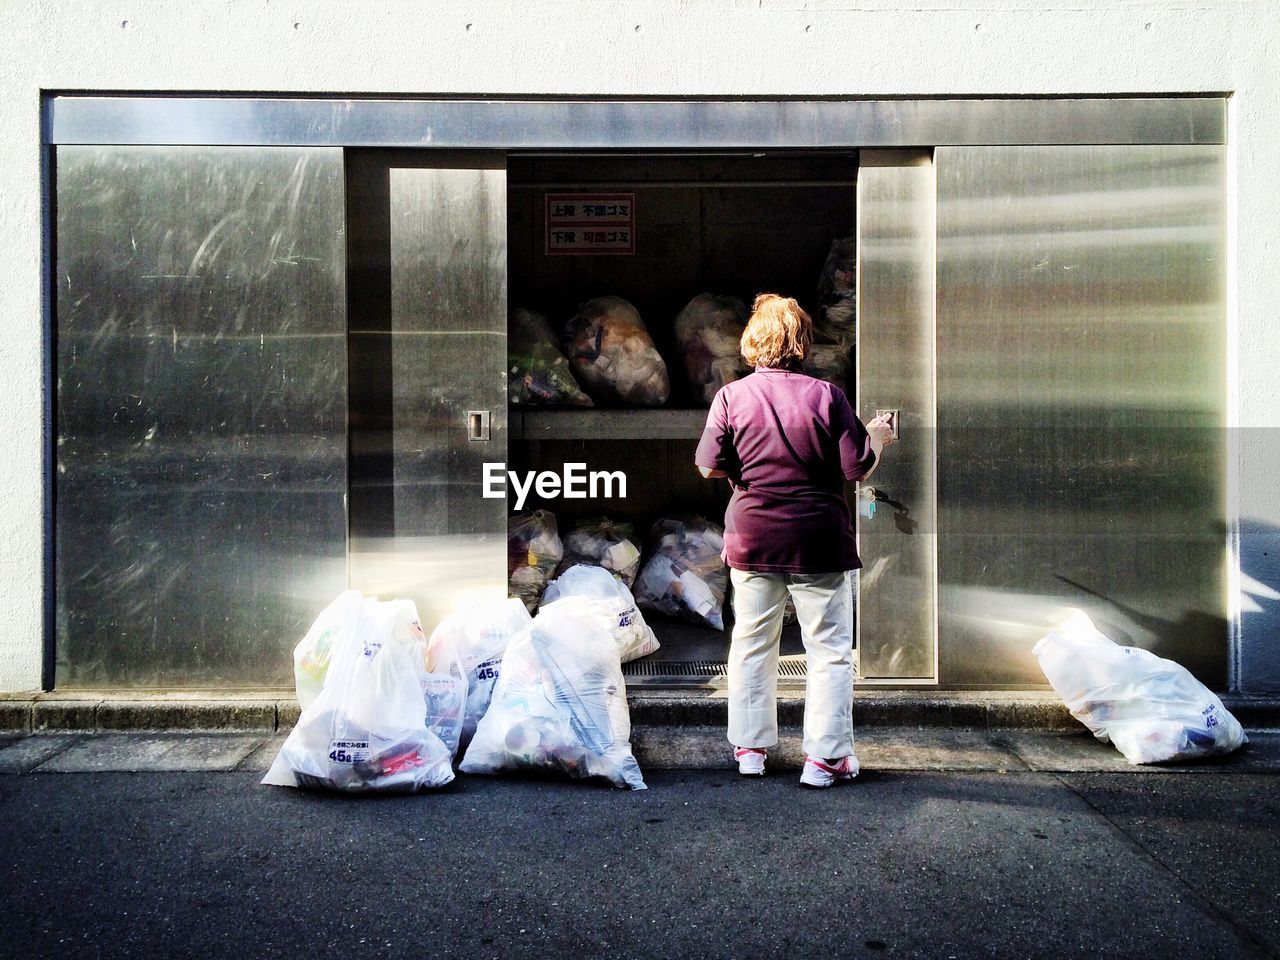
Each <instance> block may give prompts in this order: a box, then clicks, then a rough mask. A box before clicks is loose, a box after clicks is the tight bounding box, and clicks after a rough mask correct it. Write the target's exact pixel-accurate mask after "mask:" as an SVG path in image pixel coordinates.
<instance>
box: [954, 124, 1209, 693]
mask: <svg viewBox="0 0 1280 960" xmlns="http://www.w3.org/2000/svg"><path fill="white" fill-rule="evenodd" d="M936 159H937V169H938V345H937V355H938V369H937V384H938V430H939V443H938V531H939V541H938V542H939V557H938V578H939V584H940V596H939V614H940V622H939V631H940V643H941V679H942V680H943V682H945V683H949V684H958V685H979V686H987V687H990V686H1000V685H1017V684H1026V683H1043V682H1044V677H1043V675H1042V674H1041V673H1040V671H1039V669H1038V666H1037V664H1036V661H1035V658H1034V657H1033V656H1032V654H1031V647H1032V645H1033V644H1034V643H1035V640H1036V639H1037V638H1038V637H1039V636H1040V635H1042V634H1043V633H1044V632H1045V630H1046V628H1047V627H1048V626H1049V625H1050V624H1051V623H1052V622H1053V621H1054V620H1055V619H1056V618H1058V617H1061V616H1062V615H1063V614H1064V613H1065V611H1066V610H1067V609H1069V608H1072V607H1081V608H1084V609H1086V610H1087V611H1088V612H1089V613H1090V614H1091V615H1092V616H1093V617H1094V619H1095V621H1097V622H1098V623H1099V624H1100V625H1101V626H1102V627H1103V629H1104V630H1105V631H1106V632H1107V633H1108V634H1109V635H1110V636H1111V637H1112V638H1114V639H1115V640H1117V641H1120V642H1122V643H1129V644H1135V645H1139V646H1143V647H1147V648H1149V649H1151V650H1154V651H1155V652H1156V653H1158V654H1160V655H1162V656H1167V657H1171V658H1173V659H1175V660H1177V661H1179V662H1181V663H1183V664H1185V665H1186V666H1187V667H1189V668H1190V669H1192V670H1193V671H1194V672H1195V673H1196V674H1197V675H1198V676H1199V677H1200V678H1201V679H1202V680H1204V681H1205V682H1207V683H1210V684H1212V685H1214V686H1219V687H1220V686H1224V685H1225V682H1226V679H1227V673H1226V669H1227V651H1228V620H1227V607H1226V600H1227V596H1226V584H1225V577H1226V570H1227V549H1226V545H1227V533H1226V506H1225V497H1226V450H1227V445H1226V437H1225V430H1224V428H1225V424H1226V397H1227V392H1226V382H1225V377H1226V285H1225V279H1224V278H1225V262H1226V251H1227V248H1226V237H1225V210H1226V187H1225V176H1226V166H1225V148H1224V147H1222V146H1220V145H1203V146H1177V145H1164V146H1020V147H1008V146H1006V147H948V148H940V149H939V150H938V151H937V153H936Z"/></svg>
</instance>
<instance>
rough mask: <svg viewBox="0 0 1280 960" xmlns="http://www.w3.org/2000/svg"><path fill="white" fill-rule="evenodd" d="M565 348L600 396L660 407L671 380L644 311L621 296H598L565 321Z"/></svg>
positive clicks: (592, 390) (590, 388) (606, 400)
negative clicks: (654, 342)
mask: <svg viewBox="0 0 1280 960" xmlns="http://www.w3.org/2000/svg"><path fill="white" fill-rule="evenodd" d="M564 352H565V354H566V356H568V358H569V362H570V363H571V364H572V365H573V373H574V376H575V377H577V379H578V382H579V383H581V384H582V386H583V387H584V388H585V389H586V391H587V393H589V394H590V395H591V396H592V397H593V398H594V399H596V400H599V401H601V402H603V403H612V404H621V405H623V406H628V407H658V406H661V405H662V404H663V403H665V402H666V400H667V395H668V394H669V393H670V392H671V382H670V380H669V379H668V377H667V364H666V362H665V361H664V360H663V359H662V355H661V354H660V353H658V348H657V347H655V346H654V345H653V340H652V339H651V338H650V337H649V331H648V330H646V329H645V326H644V321H643V320H641V319H640V314H639V312H638V311H637V310H636V308H635V307H633V306H632V305H631V304H630V303H628V302H627V301H626V300H623V299H622V298H621V297H596V298H595V299H594V300H588V301H587V302H586V303H584V304H582V305H581V306H580V307H578V312H577V314H576V315H575V316H574V317H573V318H572V319H571V320H570V321H569V322H568V323H567V324H566V325H565V328H564Z"/></svg>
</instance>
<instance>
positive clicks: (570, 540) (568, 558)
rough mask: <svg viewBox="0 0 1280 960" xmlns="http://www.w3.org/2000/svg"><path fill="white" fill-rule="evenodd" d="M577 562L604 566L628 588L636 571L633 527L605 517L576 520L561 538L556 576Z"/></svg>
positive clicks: (637, 548) (636, 562) (636, 549)
mask: <svg viewBox="0 0 1280 960" xmlns="http://www.w3.org/2000/svg"><path fill="white" fill-rule="evenodd" d="M579 563H585V564H587V565H588V566H593V567H604V568H605V569H606V570H608V571H609V572H610V573H612V574H614V575H615V576H617V577H618V578H619V579H620V580H621V581H622V582H623V583H625V584H626V585H627V586H628V587H630V586H631V585H632V584H633V583H635V582H636V573H637V572H638V571H639V570H640V547H639V545H638V543H637V541H636V540H635V528H634V527H632V526H631V524H629V523H615V522H614V521H612V520H610V519H609V518H608V517H598V518H596V519H594V520H580V521H578V524H577V525H576V526H575V527H574V528H573V529H572V530H570V531H569V533H568V534H567V535H566V536H565V538H564V558H563V559H562V560H561V561H560V565H559V566H558V567H557V568H556V576H557V577H558V576H560V575H561V574H563V573H564V572H565V571H566V570H568V569H569V568H570V567H572V566H574V565H576V564H579Z"/></svg>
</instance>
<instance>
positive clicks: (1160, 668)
mask: <svg viewBox="0 0 1280 960" xmlns="http://www.w3.org/2000/svg"><path fill="white" fill-rule="evenodd" d="M1032 653H1034V654H1035V656H1036V659H1037V660H1039V661H1040V669H1041V670H1043V671H1044V675H1045V677H1047V678H1048V680H1049V683H1050V684H1051V685H1052V686H1053V689H1054V690H1055V691H1056V692H1057V694H1058V696H1060V697H1062V699H1063V700H1064V701H1065V702H1066V705H1067V709H1069V710H1070V711H1071V715H1072V716H1073V717H1075V718H1076V719H1077V720H1079V721H1080V722H1081V723H1083V724H1084V725H1085V726H1086V727H1088V728H1089V729H1090V730H1092V731H1093V735H1094V736H1095V737H1097V738H1098V739H1099V740H1101V741H1103V742H1104V743H1105V742H1106V741H1107V740H1110V741H1111V742H1112V743H1113V744H1115V747H1116V749H1117V750H1119V751H1120V752H1121V753H1122V754H1124V757H1125V759H1126V760H1128V761H1129V762H1130V763H1133V764H1138V763H1160V762H1162V761H1165V760H1189V759H1192V758H1195V757H1205V756H1211V755H1215V754H1224V753H1230V752H1231V751H1233V750H1235V749H1237V748H1238V747H1240V745H1241V744H1243V743H1245V742H1246V740H1247V738H1246V736H1245V733H1244V729H1243V728H1242V727H1241V726H1240V723H1239V721H1238V720H1236V718H1235V717H1234V716H1232V715H1231V713H1230V712H1228V710H1227V708H1226V707H1224V706H1223V705H1222V701H1221V700H1219V699H1218V697H1217V696H1216V695H1215V694H1214V693H1213V692H1212V691H1210V690H1209V688H1208V687H1206V686H1205V685H1204V684H1202V683H1201V682H1200V681H1199V680H1197V679H1196V678H1195V677H1193V676H1192V675H1191V672H1190V671H1189V670H1187V669H1186V668H1185V667H1183V666H1181V665H1179V664H1177V663H1174V662H1173V661H1172V660H1165V659H1163V658H1161V657H1157V656H1156V655H1155V654H1154V653H1151V652H1150V651H1149V650H1143V649H1142V648H1140V647H1123V646H1120V645H1119V644H1117V643H1115V642H1114V641H1112V640H1111V639H1110V638H1109V637H1107V636H1106V635H1105V634H1103V633H1102V632H1100V631H1099V630H1098V628H1097V627H1095V626H1094V624H1093V621H1092V620H1090V619H1089V617H1088V615H1087V614H1086V613H1084V612H1083V611H1079V610H1077V611H1075V612H1074V613H1073V614H1072V615H1071V616H1070V617H1069V618H1068V620H1067V621H1066V623H1064V624H1063V625H1062V626H1061V627H1059V628H1058V629H1056V630H1054V631H1053V632H1051V633H1049V634H1048V635H1047V636H1045V637H1044V638H1043V639H1041V640H1040V641H1039V642H1038V643H1037V644H1036V645H1035V647H1033V648H1032Z"/></svg>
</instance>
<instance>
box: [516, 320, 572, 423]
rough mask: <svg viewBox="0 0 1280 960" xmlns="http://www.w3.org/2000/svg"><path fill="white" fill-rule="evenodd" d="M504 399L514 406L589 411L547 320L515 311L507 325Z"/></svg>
mask: <svg viewBox="0 0 1280 960" xmlns="http://www.w3.org/2000/svg"><path fill="white" fill-rule="evenodd" d="M507 361H508V365H509V368H510V369H509V370H508V371H507V373H508V376H507V396H508V398H509V399H510V401H511V403H513V404H515V405H516V406H524V407H536V406H568V407H590V406H592V405H593V404H592V402H591V398H590V397H588V396H587V395H586V394H585V393H583V392H582V390H581V389H580V388H579V387H578V381H577V380H575V379H574V376H573V370H572V369H571V368H570V366H569V360H568V358H567V357H565V355H564V354H563V353H561V352H560V348H559V347H558V346H556V337H555V334H554V333H552V332H551V325H550V324H549V323H547V318H546V317H544V316H543V315H542V314H540V313H534V312H533V311H532V310H524V309H520V310H516V311H515V312H514V313H513V314H512V315H511V322H510V323H509V324H508V325H507Z"/></svg>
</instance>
